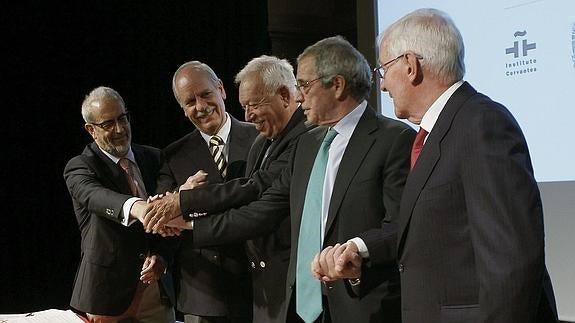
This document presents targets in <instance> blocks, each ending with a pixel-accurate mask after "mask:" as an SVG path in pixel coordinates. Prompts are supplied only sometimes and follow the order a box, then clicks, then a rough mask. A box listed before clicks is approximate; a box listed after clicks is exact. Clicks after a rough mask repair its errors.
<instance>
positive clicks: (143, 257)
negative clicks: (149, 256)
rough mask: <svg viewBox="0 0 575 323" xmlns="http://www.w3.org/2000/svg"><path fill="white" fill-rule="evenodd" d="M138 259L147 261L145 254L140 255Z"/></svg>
mask: <svg viewBox="0 0 575 323" xmlns="http://www.w3.org/2000/svg"><path fill="white" fill-rule="evenodd" d="M138 258H140V259H146V255H144V254H143V253H141V254H139V255H138Z"/></svg>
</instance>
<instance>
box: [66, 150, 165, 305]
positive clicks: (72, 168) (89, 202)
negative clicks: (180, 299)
mask: <svg viewBox="0 0 575 323" xmlns="http://www.w3.org/2000/svg"><path fill="white" fill-rule="evenodd" d="M132 151H133V152H134V156H135V159H136V163H137V164H138V167H139V169H140V172H141V173H142V178H143V180H144V186H145V188H146V191H147V192H148V193H153V192H154V191H155V188H156V176H157V173H158V170H159V167H160V151H159V150H158V149H156V148H152V147H148V146H140V145H135V144H133V145H132ZM64 178H65V180H66V185H67V186H68V190H69V191H70V195H71V197H72V202H73V204H74V212H75V214H76V219H77V221H78V225H79V227H80V231H81V236H82V243H81V251H82V254H81V260H80V266H79V268H78V272H77V274H76V280H75V282H74V290H73V292H72V300H71V302H70V305H71V306H72V307H73V308H75V309H78V310H80V311H84V312H88V313H92V314H103V315H119V314H121V313H122V312H124V311H125V310H126V309H127V308H128V305H129V304H130V303H131V301H132V299H133V297H134V293H135V291H136V287H137V285H138V282H139V280H140V271H141V270H142V265H143V262H144V259H145V256H146V254H147V253H148V252H150V251H151V250H152V249H153V244H152V243H151V241H152V239H153V238H152V235H148V234H146V233H145V231H144V229H143V227H142V225H141V223H140V222H136V223H133V224H132V225H130V226H128V227H126V226H124V225H122V223H121V219H122V216H123V212H122V206H123V204H124V202H125V201H126V200H127V199H128V198H130V197H132V194H131V193H130V187H129V185H128V182H127V181H126V177H125V175H124V171H123V170H122V168H121V167H120V166H119V165H117V164H115V163H113V162H112V160H110V158H108V157H107V156H106V155H104V154H103V153H102V151H101V150H100V149H99V148H98V146H97V145H96V144H95V143H91V144H89V145H87V146H86V148H85V149H84V151H83V152H82V154H81V155H79V156H76V157H74V158H72V159H71V160H70V161H69V162H68V164H67V165H66V167H65V169H64ZM152 251H154V250H152ZM165 251H166V250H162V252H160V253H161V255H162V256H164V258H166V259H167V260H169V259H170V256H169V255H168V254H166V253H165ZM164 287H165V286H164ZM168 291H171V290H170V289H168ZM172 293H173V291H172Z"/></svg>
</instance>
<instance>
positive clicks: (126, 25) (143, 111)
mask: <svg viewBox="0 0 575 323" xmlns="http://www.w3.org/2000/svg"><path fill="white" fill-rule="evenodd" d="M2 7H3V8H2V10H0V11H2V13H0V21H1V22H0V24H2V28H1V30H2V31H1V33H2V39H1V42H2V51H3V52H4V54H5V55H3V57H5V58H4V60H3V64H2V65H3V67H2V86H3V89H2V93H3V96H2V97H3V100H2V101H1V102H3V104H2V105H3V107H2V108H3V109H2V112H3V113H2V115H3V116H2V118H3V120H4V122H2V123H1V124H2V126H1V127H0V129H1V131H2V134H3V136H2V138H3V139H4V140H3V142H4V143H8V145H7V146H6V145H4V146H3V149H2V157H1V158H2V167H1V172H2V183H1V185H0V187H2V188H1V191H0V196H1V199H2V200H1V201H2V205H3V208H2V209H3V211H2V215H1V216H0V218H1V222H0V244H1V245H0V248H1V249H0V252H1V253H0V257H1V258H0V259H1V260H0V261H1V262H0V264H1V265H0V266H1V270H0V273H1V274H0V313H10V312H27V311H35V310H40V309H46V308H67V307H68V302H69V298H70V294H71V290H72V283H73V280H74V276H75V272H76V267H77V263H78V259H79V255H80V249H79V245H80V238H79V237H80V236H79V231H78V228H77V225H76V222H75V217H74V214H73V210H72V204H71V200H70V197H69V194H68V192H67V190H66V187H65V184H64V180H63V178H62V171H63V168H64V166H65V164H66V162H67V161H68V160H69V159H70V158H71V157H73V156H75V155H77V154H79V153H80V152H81V151H82V149H83V147H84V145H86V144H87V143H89V142H90V141H91V138H90V137H89V135H88V134H87V133H86V132H85V131H84V129H83V121H82V118H81V115H80V105H81V102H82V100H83V98H84V96H85V95H86V94H87V93H88V91H89V90H91V89H92V88H94V87H96V86H99V85H106V86H110V87H112V88H114V89H116V90H118V91H119V92H120V94H121V95H122V96H123V98H124V100H125V102H126V105H127V107H128V109H129V110H130V111H131V115H132V132H133V141H134V142H137V143H141V144H148V145H152V146H156V147H160V148H161V147H164V146H165V145H166V144H168V143H170V142H172V141H174V140H175V139H177V138H179V137H181V136H183V135H184V134H186V133H187V132H189V131H191V130H192V129H193V125H192V124H191V123H190V122H189V121H188V120H187V119H186V118H185V117H184V115H183V113H182V111H181V109H180V108H179V106H178V105H177V103H176V101H175V99H174V98H173V94H172V89H171V79H172V75H173V73H174V72H175V70H176V68H177V67H178V66H179V65H180V64H182V63H184V62H186V61H189V60H200V61H203V62H205V63H207V64H208V65H210V66H211V67H212V68H213V69H214V70H215V72H216V73H217V74H218V76H219V77H220V78H221V79H222V80H223V82H224V86H225V88H226V92H227V95H228V99H227V101H226V103H227V104H226V106H227V110H228V112H229V113H231V114H232V115H234V116H235V117H237V118H238V119H240V120H243V113H242V110H241V108H240V106H239V103H238V99H237V87H236V86H235V85H234V84H233V78H234V76H235V74H236V73H237V72H238V71H239V69H240V68H241V67H243V66H244V65H245V64H246V63H247V62H248V61H249V59H251V58H253V57H255V56H259V55H262V54H269V50H270V45H269V37H268V32H267V1H215V0H210V1H191V0H189V1H184V0H169V1H30V2H26V1H14V2H12V3H7V4H4V5H3V6H2ZM6 57H8V58H6ZM6 120H8V124H7V125H6Z"/></svg>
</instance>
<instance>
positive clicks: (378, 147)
mask: <svg viewBox="0 0 575 323" xmlns="http://www.w3.org/2000/svg"><path fill="white" fill-rule="evenodd" d="M326 131H327V129H326V128H325V127H319V128H316V129H314V130H312V131H310V132H308V133H306V134H303V135H302V136H300V139H299V142H298V144H297V148H296V149H295V151H294V153H293V154H292V159H291V160H290V164H289V166H288V167H287V168H286V171H285V172H283V173H282V175H281V177H280V178H279V179H278V180H276V181H275V182H274V183H273V185H272V186H271V187H270V188H269V189H268V190H266V191H265V193H264V194H263V196H262V197H261V199H259V200H258V201H256V202H252V203H250V204H249V205H247V206H244V207H241V208H239V209H235V210H231V211H229V212H227V213H226V214H223V215H216V216H209V217H205V218H199V219H197V220H195V221H194V228H195V229H194V230H195V231H194V238H195V239H196V241H200V240H204V241H214V240H216V241H220V242H226V241H237V239H240V240H241V239H248V238H253V237H255V236H258V235H263V234H266V233H268V232H270V230H273V229H274V228H275V227H276V226H277V225H278V224H279V223H281V220H282V219H283V218H284V217H285V216H287V215H288V214H290V215H291V216H290V222H291V232H292V234H291V246H292V248H291V252H290V264H289V269H288V275H287V281H286V286H287V289H286V290H287V292H286V294H287V296H286V297H287V299H286V300H287V303H288V304H289V302H290V298H291V297H292V295H295V294H294V293H293V291H294V288H295V285H294V283H295V268H296V261H297V259H296V255H297V241H298V233H299V225H300V219H301V213H302V210H303V204H304V200H305V193H306V187H307V183H308V180H309V175H310V172H311V169H312V166H313V162H314V160H315V156H316V154H317V151H318V149H319V147H320V145H321V142H322V140H323V137H324V135H325V132H326ZM413 139H414V131H413V130H412V129H411V128H409V127H408V126H407V125H405V124H403V123H401V122H399V121H395V120H391V119H388V118H385V117H382V116H378V115H376V114H375V112H373V110H371V109H370V108H367V109H366V111H365V112H364V114H363V116H362V117H361V119H360V121H359V123H358V124H357V126H356V129H355V131H354V133H353V135H352V137H351V138H350V141H349V144H348V146H347V148H346V150H345V153H344V155H343V157H342V160H341V164H340V167H339V171H338V174H337V177H336V180H335V184H334V190H333V192H332V197H331V204H330V207H329V214H328V220H327V224H326V230H325V232H326V234H325V238H324V245H325V246H327V245H333V244H335V243H337V242H340V243H343V242H346V241H347V240H348V239H351V238H353V237H356V236H358V235H360V234H361V233H363V232H366V231H369V230H371V229H375V228H381V227H385V228H386V229H388V227H390V226H391V227H393V228H392V229H390V230H392V231H394V232H396V231H395V230H396V226H393V225H392V222H393V221H394V220H395V218H396V217H397V214H398V210H399V199H400V195H401V192H402V190H403V185H404V183H405V178H406V176H407V172H408V169H409V151H410V146H411V142H412V141H413ZM288 210H289V211H288ZM288 212H289V213H288ZM213 228H216V229H213ZM366 272H369V274H367V275H366V276H369V277H372V278H373V279H369V280H367V281H366V282H365V284H366V285H370V286H369V292H366V293H365V295H364V296H363V297H362V298H353V297H351V296H349V294H348V292H347V290H346V286H345V283H344V282H342V281H337V282H334V283H331V284H329V286H327V288H326V289H325V293H326V294H327V299H328V302H329V308H330V314H331V318H332V320H333V321H334V322H399V311H400V308H399V286H398V280H399V277H398V273H397V267H396V264H395V263H392V264H380V265H373V266H369V268H366ZM367 289H368V287H367V286H366V290H367ZM284 310H285V312H286V313H285V314H284V316H283V317H284V320H285V318H287V317H288V313H287V309H286V308H285V307H284ZM294 315H295V313H293V312H290V313H289V317H293V316H294Z"/></svg>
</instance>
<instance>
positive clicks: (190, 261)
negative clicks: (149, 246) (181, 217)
mask: <svg viewBox="0 0 575 323" xmlns="http://www.w3.org/2000/svg"><path fill="white" fill-rule="evenodd" d="M230 118H231V122H232V126H231V130H230V143H229V156H228V160H227V162H228V172H227V179H231V178H235V177H239V176H242V175H243V174H244V172H245V160H246V158H247V155H248V151H249V147H250V146H251V144H252V142H253V141H254V139H255V137H256V135H257V130H256V129H255V128H254V126H253V125H251V124H249V123H245V122H240V121H238V120H236V119H234V118H233V117H231V116H230ZM162 155H163V162H162V167H161V170H160V176H159V177H158V188H157V191H158V193H160V192H166V191H170V190H173V189H175V188H177V187H178V186H180V185H181V184H183V183H184V182H185V181H186V179H187V178H188V176H191V175H194V174H195V173H196V172H197V171H198V170H200V169H203V170H204V171H206V172H207V173H208V181H209V182H210V183H220V182H223V181H224V179H222V177H221V175H220V173H219V171H218V169H217V166H216V164H215V163H214V160H213V158H212V156H211V154H210V152H209V149H208V145H207V144H206V142H205V141H204V139H203V138H202V136H201V134H200V132H199V131H198V130H197V129H196V130H194V131H192V132H191V133H189V134H188V135H186V136H184V137H182V138H181V139H179V140H177V141H176V142H174V143H172V144H170V145H168V146H167V147H166V148H165V149H164V150H163V151H162ZM176 261H177V265H178V266H179V268H180V270H179V273H178V274H179V280H180V281H179V284H178V287H179V288H178V289H179V293H178V309H179V310H180V311H182V312H183V313H186V314H194V315H199V316H229V317H246V318H251V282H250V275H249V270H248V269H247V268H248V266H247V259H246V256H245V252H244V249H243V245H242V244H235V245H227V246H222V247H218V248H204V249H197V248H194V245H193V240H192V232H184V233H183V234H182V236H181V238H180V247H179V250H178V252H177V255H176Z"/></svg>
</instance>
